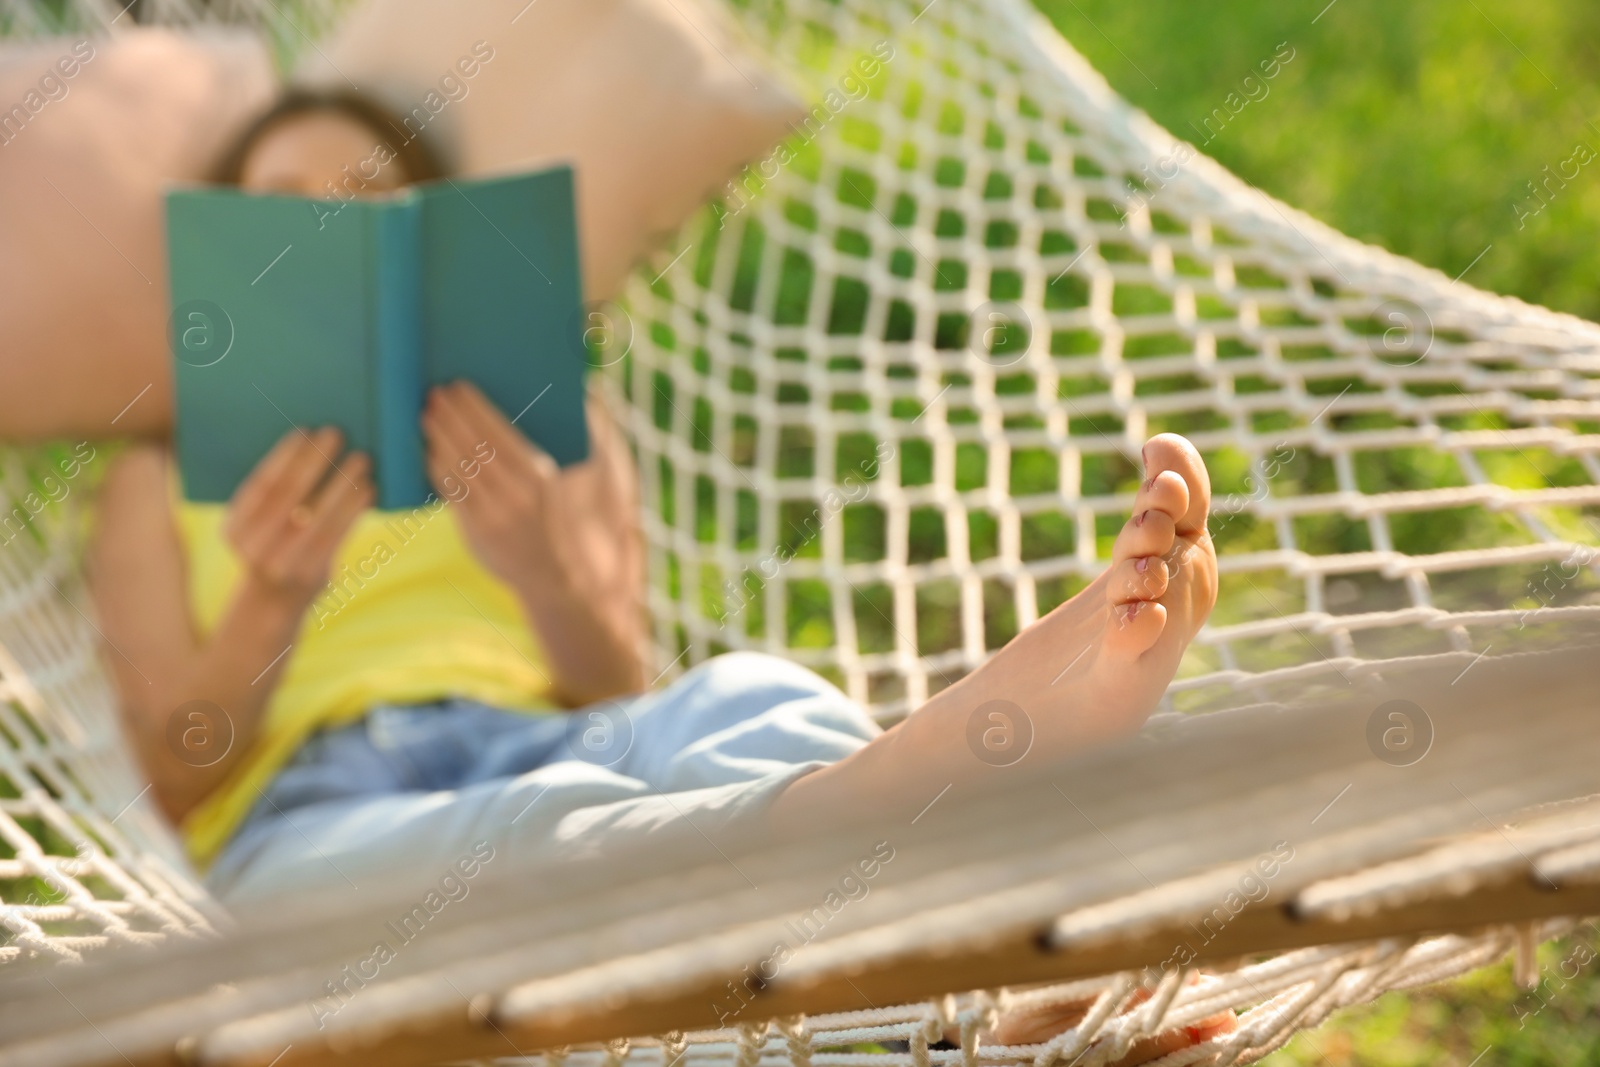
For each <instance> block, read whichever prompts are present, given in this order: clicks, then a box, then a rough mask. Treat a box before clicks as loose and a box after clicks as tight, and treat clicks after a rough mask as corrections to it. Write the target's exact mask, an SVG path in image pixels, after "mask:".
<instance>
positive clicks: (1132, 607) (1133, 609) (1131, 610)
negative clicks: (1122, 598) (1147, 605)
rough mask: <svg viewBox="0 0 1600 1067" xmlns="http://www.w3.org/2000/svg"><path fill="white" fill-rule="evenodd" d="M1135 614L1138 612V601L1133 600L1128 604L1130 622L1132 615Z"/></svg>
mask: <svg viewBox="0 0 1600 1067" xmlns="http://www.w3.org/2000/svg"><path fill="white" fill-rule="evenodd" d="M1137 614H1139V601H1137V600H1135V601H1134V602H1133V603H1132V604H1129V605H1128V621H1129V622H1132V621H1133V617H1134V616H1135V615H1137Z"/></svg>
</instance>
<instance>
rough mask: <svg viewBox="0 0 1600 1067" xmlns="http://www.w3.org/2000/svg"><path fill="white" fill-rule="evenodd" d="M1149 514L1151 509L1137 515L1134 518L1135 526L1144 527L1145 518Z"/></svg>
mask: <svg viewBox="0 0 1600 1067" xmlns="http://www.w3.org/2000/svg"><path fill="white" fill-rule="evenodd" d="M1148 514H1150V511H1149V509H1146V510H1144V511H1141V512H1139V514H1137V515H1135V516H1134V517H1133V524H1134V525H1135V526H1143V525H1144V517H1145V516H1146V515H1148Z"/></svg>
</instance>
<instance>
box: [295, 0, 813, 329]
mask: <svg viewBox="0 0 1600 1067" xmlns="http://www.w3.org/2000/svg"><path fill="white" fill-rule="evenodd" d="M305 59H306V62H305V64H304V66H303V67H302V69H301V70H300V71H299V72H298V74H297V79H299V80H303V81H305V82H307V83H309V84H316V85H327V86H339V85H342V86H348V85H352V84H353V85H355V86H358V87H359V88H360V90H361V91H363V92H372V93H374V94H376V95H377V97H378V98H379V99H381V100H382V101H383V102H384V103H385V104H387V105H388V106H389V107H390V108H391V109H392V110H393V111H394V112H395V113H396V115H397V116H400V117H402V118H404V120H405V126H406V129H407V131H408V134H409V135H417V134H420V135H422V136H424V137H427V138H428V139H429V141H430V143H431V145H432V146H433V147H434V149H435V151H436V152H438V153H439V155H440V156H441V158H442V159H443V160H444V162H445V163H446V165H447V166H449V167H451V169H453V170H457V171H459V172H461V173H464V174H468V175H478V174H485V173H494V172H497V171H504V170H507V169H513V168H516V167H520V166H527V165H530V164H537V163H539V162H550V161H554V160H558V159H562V160H567V161H570V162H572V163H573V164H574V166H575V168H576V173H577V195H578V230H579V241H580V245H581V248H582V254H583V280H584V292H585V295H586V296H587V297H589V298H590V299H602V298H607V297H610V296H613V295H615V294H616V293H617V292H618V291H619V290H620V288H621V287H622V284H623V282H624V280H625V278H626V276H627V274H628V271H629V270H630V269H631V268H632V267H633V265H634V264H635V263H636V262H637V261H638V260H639V259H640V257H641V256H642V255H644V254H645V253H646V252H647V251H649V250H650V249H651V247H653V246H654V244H655V243H656V242H658V241H659V239H660V238H661V237H662V236H664V235H667V234H670V233H672V232H674V231H676V230H677V229H678V227H679V226H680V225H682V223H683V222H684V220H685V219H686V218H688V216H689V215H690V214H691V213H692V212H693V211H694V210H695V209H696V208H697V207H699V206H700V205H701V204H702V203H704V202H705V201H706V200H708V199H710V198H711V197H712V196H713V195H714V194H715V193H716V192H717V191H718V190H719V189H721V188H722V187H723V186H724V185H725V184H726V182H727V181H728V180H729V179H730V178H732V177H733V176H734V174H735V173H736V172H737V171H738V170H739V169H740V168H741V167H742V166H743V165H744V164H745V163H747V162H749V161H750V160H753V159H756V158H758V157H760V156H762V155H764V154H766V152H767V151H768V150H769V149H770V148H771V147H772V145H773V144H775V143H776V142H778V141H780V140H782V139H783V138H784V137H786V136H787V135H788V133H789V123H790V122H792V121H798V120H799V118H800V117H801V115H803V114H804V111H803V109H802V108H801V106H800V105H799V103H798V102H797V100H796V99H795V97H794V96H793V95H792V94H791V93H790V92H789V91H788V89H787V88H786V86H784V85H783V84H782V83H781V82H779V81H778V80H777V78H776V76H775V75H774V74H772V73H771V72H769V71H767V70H765V69H763V67H762V66H761V65H760V64H759V62H758V61H757V59H756V58H755V55H754V53H753V51H752V49H751V47H750V46H749V45H747V44H746V43H745V42H744V41H743V40H742V39H741V38H740V37H739V36H738V34H737V31H736V30H735V28H734V27H732V26H731V25H730V24H729V23H727V22H726V20H725V18H724V17H723V16H722V14H721V13H720V12H717V11H715V10H714V9H713V8H711V7H709V6H703V5H702V4H701V3H699V2H697V0H534V2H531V3H530V2H529V0H474V2H473V3H470V4H466V3H460V2H459V0H367V2H366V3H365V4H364V5H363V6H361V7H359V8H357V9H355V10H354V11H352V12H351V14H350V15H349V16H348V17H347V18H346V20H345V22H344V24H343V25H342V26H341V27H340V28H339V29H338V31H337V32H336V34H335V35H334V36H333V37H332V38H331V39H330V40H329V41H327V42H325V43H324V44H323V45H322V46H321V48H320V49H319V50H311V51H308V52H307V53H306V57H305Z"/></svg>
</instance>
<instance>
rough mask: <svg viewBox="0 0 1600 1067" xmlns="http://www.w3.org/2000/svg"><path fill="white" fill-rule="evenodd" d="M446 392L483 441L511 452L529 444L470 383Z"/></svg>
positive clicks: (520, 416) (519, 416)
mask: <svg viewBox="0 0 1600 1067" xmlns="http://www.w3.org/2000/svg"><path fill="white" fill-rule="evenodd" d="M448 392H449V394H450V399H451V401H452V402H453V403H454V404H455V405H456V407H457V409H458V410H459V411H461V412H462V414H463V415H464V416H465V417H466V418H467V419H468V420H469V421H470V422H471V424H472V426H473V427H474V428H475V429H476V430H478V431H479V432H480V434H481V435H482V439H486V440H487V441H488V442H489V443H490V444H492V445H494V446H495V447H496V448H506V449H512V448H516V447H517V446H519V445H523V446H526V445H527V444H528V440H527V438H526V437H524V436H523V435H522V431H521V430H519V429H517V428H516V426H514V425H512V422H511V420H510V419H508V418H506V417H505V415H503V414H501V412H500V409H499V408H497V407H495V406H494V405H493V404H491V403H490V402H489V398H488V397H486V396H484V395H483V393H482V392H481V391H480V390H479V389H478V387H477V386H475V385H473V384H472V383H471V382H456V383H454V384H453V385H451V387H450V389H449V390H448ZM531 406H532V405H529V407H531ZM527 413H528V412H527V409H524V410H522V411H520V412H518V413H517V417H518V418H522V417H524V416H526V415H527ZM535 447H537V446H535Z"/></svg>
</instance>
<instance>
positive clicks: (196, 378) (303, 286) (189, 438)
mask: <svg viewBox="0 0 1600 1067" xmlns="http://www.w3.org/2000/svg"><path fill="white" fill-rule="evenodd" d="M166 206H167V261H168V271H169V282H170V285H171V290H170V291H171V301H172V316H171V321H170V330H171V344H172V352H173V363H174V376H175V382H176V388H177V425H176V438H177V441H176V446H177V455H178V464H179V469H180V472H181V475H182V482H183V490H184V495H185V496H186V497H187V498H188V499H190V500H194V501H219V502H220V501H226V500H228V499H229V498H230V497H231V496H232V495H233V492H234V490H235V489H236V488H237V487H238V485H239V483H240V482H242V481H243V480H244V479H245V477H246V476H247V475H248V474H249V473H250V471H251V470H252V469H253V468H254V467H255V465H256V463H257V462H258V461H259V460H260V459H261V457H263V456H264V455H266V454H267V452H268V451H269V450H270V449H271V448H272V446H273V445H274V444H275V443H276V442H277V441H278V439H279V438H281V437H282V436H283V435H284V433H285V432H286V431H288V430H289V429H290V427H292V426H298V427H301V428H311V427H316V426H324V425H332V426H337V427H339V429H340V430H341V431H343V433H344V436H345V440H346V442H347V446H346V447H348V448H350V449H360V450H362V451H365V452H367V453H368V454H369V455H370V456H371V457H372V460H373V480H374V482H375V484H376V487H377V506H378V507H380V508H385V509H394V508H408V507H415V506H417V505H419V504H421V503H423V502H424V501H425V500H427V498H428V496H429V495H430V492H431V490H430V487H429V484H428V477H427V470H426V467H425V463H424V444H423V439H422V430H421V426H420V425H419V422H418V420H419V418H420V416H421V412H422V406H423V402H424V400H425V399H426V395H427V390H428V388H429V387H430V386H433V385H435V384H439V383H443V382H450V381H456V380H466V381H470V382H472V383H474V384H475V385H477V386H478V388H480V389H481V390H482V391H483V393H484V395H485V396H487V397H488V398H489V399H490V401H492V402H493V403H494V404H495V405H496V406H497V407H498V408H499V409H500V411H501V412H503V413H504V414H505V416H506V417H507V418H508V419H512V420H513V421H514V424H515V425H516V426H517V428H518V429H520V430H521V431H522V432H523V434H524V435H525V436H526V437H527V438H528V439H529V440H530V441H532V442H533V443H534V444H536V445H538V446H539V447H541V448H543V449H544V450H545V451H546V452H548V453H549V454H550V455H551V457H552V458H553V459H555V460H556V462H558V463H560V464H561V465H563V466H565V465H567V464H570V463H574V462H577V461H579V460H581V459H583V458H585V457H586V456H587V455H588V451H589V441H588V430H587V426H586V425H585V422H584V403H583V400H584V393H583V377H584V370H585V367H586V365H587V361H586V359H585V354H584V348H583V338H582V321H581V320H582V300H583V295H582V291H581V282H580V277H581V276H580V274H579V263H578V240H577V227H576V221H575V214H576V213H575V209H574V200H573V181H572V170H571V168H569V167H565V166H561V167H553V168H550V169H548V170H542V171H538V172H534V173H529V174H517V175H512V176H507V177H500V178H489V179H478V180H470V181H464V180H445V181H441V182H428V183H424V184H421V185H415V186H410V187H408V188H406V189H403V190H400V191H399V192H397V193H395V194H392V195H390V196H386V197H382V198H370V199H354V200H347V201H344V202H343V203H342V204H341V203H338V202H335V201H329V200H324V199H316V198H310V197H298V196H278V195H267V196H261V195H253V194H247V193H242V192H240V191H238V190H236V189H228V188H203V189H182V190H175V191H173V192H170V193H169V194H168V195H167V205H166Z"/></svg>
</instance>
